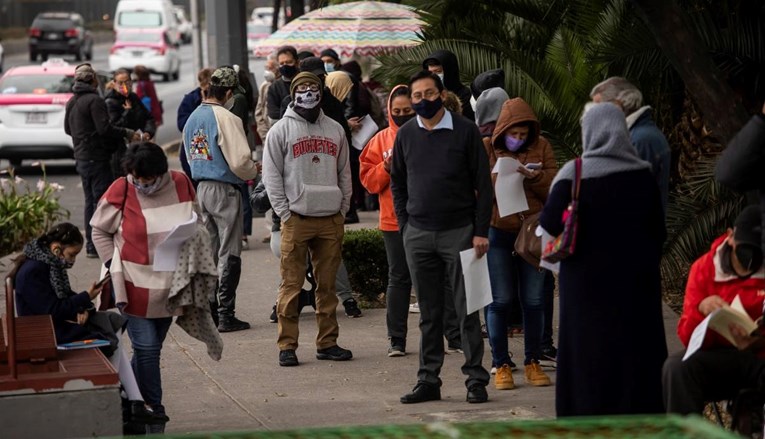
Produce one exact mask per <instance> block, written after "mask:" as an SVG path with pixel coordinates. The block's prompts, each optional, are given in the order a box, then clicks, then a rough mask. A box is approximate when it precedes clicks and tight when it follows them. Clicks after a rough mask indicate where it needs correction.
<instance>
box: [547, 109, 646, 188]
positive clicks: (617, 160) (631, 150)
mask: <svg viewBox="0 0 765 439" xmlns="http://www.w3.org/2000/svg"><path fill="white" fill-rule="evenodd" d="M582 148H583V150H584V152H583V153H582V179H583V180H584V179H587V178H599V177H605V176H607V175H611V174H617V173H620V172H629V171H637V170H641V169H647V170H650V169H651V164H650V163H648V162H646V161H643V160H641V159H640V157H638V155H637V150H635V147H634V146H632V141H630V135H629V132H628V131H627V122H626V121H625V119H624V113H623V112H622V110H620V109H619V107H617V106H616V105H614V104H610V103H602V104H595V105H592V106H591V107H590V109H589V110H588V111H586V112H585V114H584V116H583V117H582ZM574 166H575V165H574V160H571V161H569V162H568V163H566V164H565V165H564V166H563V167H562V168H561V170H560V171H559V172H558V174H557V175H556V176H555V179H554V180H553V182H552V184H551V185H550V190H552V188H553V187H555V183H557V182H559V181H561V180H572V181H573V180H574V171H575V167H574Z"/></svg>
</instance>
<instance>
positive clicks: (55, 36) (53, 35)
mask: <svg viewBox="0 0 765 439" xmlns="http://www.w3.org/2000/svg"><path fill="white" fill-rule="evenodd" d="M46 37H47V38H48V39H49V40H58V39H59V35H58V34H48V35H46Z"/></svg>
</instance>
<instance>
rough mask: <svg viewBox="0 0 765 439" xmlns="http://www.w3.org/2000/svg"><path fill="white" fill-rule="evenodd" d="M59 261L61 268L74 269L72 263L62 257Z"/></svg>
mask: <svg viewBox="0 0 765 439" xmlns="http://www.w3.org/2000/svg"><path fill="white" fill-rule="evenodd" d="M59 259H60V260H61V266H62V267H64V269H65V270H69V269H71V268H72V267H74V261H70V260H68V259H65V258H63V257H60V258H59Z"/></svg>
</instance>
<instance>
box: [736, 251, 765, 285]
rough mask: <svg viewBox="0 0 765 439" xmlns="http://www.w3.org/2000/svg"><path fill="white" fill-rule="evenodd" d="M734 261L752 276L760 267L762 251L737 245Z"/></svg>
mask: <svg viewBox="0 0 765 439" xmlns="http://www.w3.org/2000/svg"><path fill="white" fill-rule="evenodd" d="M736 259H738V262H739V263H741V266H742V267H744V269H746V270H747V271H748V272H750V273H752V274H754V273H756V272H758V271H760V268H761V267H762V250H760V248H759V247H756V246H753V245H747V244H739V245H737V246H736ZM750 276H751V275H750ZM747 277H749V276H747Z"/></svg>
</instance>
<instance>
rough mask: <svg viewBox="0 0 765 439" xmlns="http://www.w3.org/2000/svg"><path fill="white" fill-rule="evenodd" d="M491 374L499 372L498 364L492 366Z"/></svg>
mask: <svg viewBox="0 0 765 439" xmlns="http://www.w3.org/2000/svg"><path fill="white" fill-rule="evenodd" d="M491 374H492V375H496V374H497V367H496V366H492V368H491Z"/></svg>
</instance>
